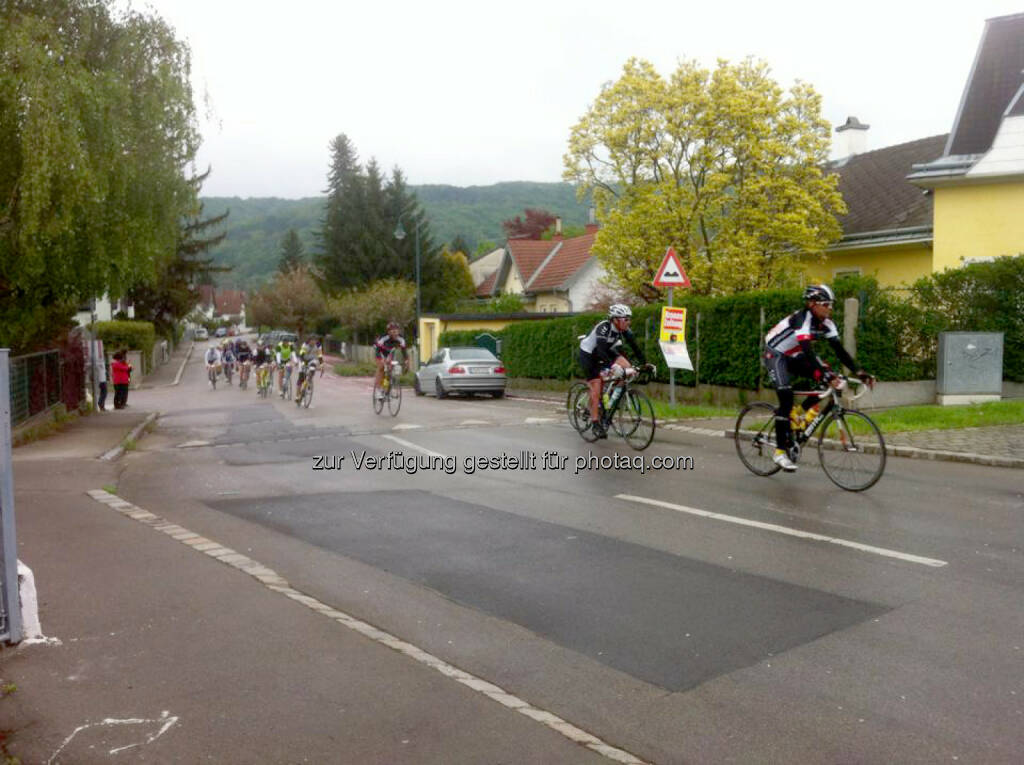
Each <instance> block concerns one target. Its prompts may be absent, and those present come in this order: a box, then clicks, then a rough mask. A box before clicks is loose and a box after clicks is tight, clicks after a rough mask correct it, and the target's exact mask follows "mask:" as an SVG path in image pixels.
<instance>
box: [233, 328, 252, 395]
mask: <svg viewBox="0 0 1024 765" xmlns="http://www.w3.org/2000/svg"><path fill="white" fill-rule="evenodd" d="M236 359H237V361H238V384H239V385H240V386H242V387H243V388H244V387H245V386H246V384H247V382H248V380H249V370H250V369H251V368H252V350H251V349H250V348H249V344H248V343H247V342H245V340H239V341H238V349H237V351H236Z"/></svg>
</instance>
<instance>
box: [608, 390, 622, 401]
mask: <svg viewBox="0 0 1024 765" xmlns="http://www.w3.org/2000/svg"><path fill="white" fill-rule="evenodd" d="M621 395H622V386H621V385H617V386H615V390H613V391H612V395H611V401H610V403H609V406H611V405H612V404H614V403H615V402H616V401H618V400H619V396H621Z"/></svg>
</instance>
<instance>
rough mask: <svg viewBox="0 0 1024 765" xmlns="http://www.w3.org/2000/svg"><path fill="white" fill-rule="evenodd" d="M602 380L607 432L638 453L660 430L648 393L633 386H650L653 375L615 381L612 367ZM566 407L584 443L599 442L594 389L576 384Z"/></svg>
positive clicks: (603, 418) (602, 410)
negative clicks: (594, 418)
mask: <svg viewBox="0 0 1024 765" xmlns="http://www.w3.org/2000/svg"><path fill="white" fill-rule="evenodd" d="M601 377H602V378H604V380H605V381H606V385H605V389H604V393H603V394H602V396H601V401H600V404H599V409H598V411H599V413H600V417H601V424H602V425H604V428H605V431H606V432H611V431H614V432H615V433H617V434H618V435H619V436H621V437H622V438H624V439H625V440H626V443H628V444H629V445H630V446H631V447H633V448H634V449H636V450H637V451H641V450H643V449H646V448H647V447H648V446H649V445H650V443H651V441H653V440H654V431H655V428H656V427H657V426H656V422H655V418H654V405H653V404H652V403H651V400H650V398H648V397H647V394H646V393H644V392H643V391H639V390H635V389H634V387H633V386H635V385H646V384H647V383H649V382H650V381H651V377H652V373H651V372H650V371H648V370H644V371H641V372H639V373H634V374H633V375H626V376H624V377H622V378H619V379H614V378H613V376H612V372H611V369H610V368H609V369H606V370H604V371H603V372H602V373H601ZM565 406H566V410H567V411H568V413H569V424H570V425H572V426H573V428H575V430H576V432H578V433H579V434H580V436H581V437H582V438H583V440H584V441H589V442H594V441H596V440H597V438H598V437H597V434H596V433H594V429H593V427H592V423H591V420H590V387H589V386H588V385H587V384H586V383H584V382H576V383H573V385H572V387H571V388H569V395H568V396H566V399H565Z"/></svg>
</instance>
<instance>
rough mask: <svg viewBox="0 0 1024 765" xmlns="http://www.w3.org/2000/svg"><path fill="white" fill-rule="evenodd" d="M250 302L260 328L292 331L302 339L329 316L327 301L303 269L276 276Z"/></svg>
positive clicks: (299, 268)
mask: <svg viewBox="0 0 1024 765" xmlns="http://www.w3.org/2000/svg"><path fill="white" fill-rule="evenodd" d="M250 300H251V303H252V305H251V306H250V310H251V312H252V318H253V320H254V321H255V322H256V323H257V325H267V326H272V327H285V328H286V329H293V330H295V331H296V332H297V333H298V334H299V335H300V336H302V335H303V334H305V332H306V330H308V329H309V328H310V327H312V326H313V325H314V324H315V323H316V322H317V321H319V320H320V318H322V317H323V316H324V315H325V314H326V313H327V300H326V298H325V297H324V294H323V292H322V291H321V289H320V285H319V284H317V280H316V279H314V278H313V274H312V273H311V272H310V270H309V269H308V268H306V267H304V266H299V267H298V268H293V269H291V270H290V271H285V272H283V273H278V274H276V275H275V276H274V280H273V281H272V282H271V283H270V284H268V285H267V286H266V287H264V288H263V289H262V290H260V291H259V292H257V293H256V294H255V295H253V296H252V297H251V298H250Z"/></svg>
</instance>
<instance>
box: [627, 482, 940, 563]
mask: <svg viewBox="0 0 1024 765" xmlns="http://www.w3.org/2000/svg"><path fill="white" fill-rule="evenodd" d="M615 498H616V499H624V500H627V501H629V502H640V503H642V504H645V505H654V506H655V507H664V508H667V509H668V510H675V511H677V512H680V513H689V514H690V515H698V516H700V517H701V518H711V519H712V520H716V521H725V522H726V523H736V524H739V525H740V526H751V527H753V528H755V529H763V530H764V531H774V532H776V533H778V534H787V535H789V536H791V537H800V538H801V539H813V540H815V541H818V542H829V543H831V544H834V545H842V546H843V547H850V548H853V549H854V550H861V551H863V552H869V553H874V554H875V555H883V556H885V557H887V558H898V559H899V560H905V561H909V562H910V563H920V564H922V565H925V566H933V567H935V568H939V567H941V566H945V565H948V564H947V562H946V561H944V560H937V559H935V558H924V557H922V556H920V555H911V554H910V553H902V552H897V551H896V550H887V549H886V548H884V547H874V546H872V545H865V544H861V543H860V542H851V541H849V540H847V539H839V538H838V537H829V536H825V535H824V534H813V533H811V532H809V531H800V530H799V529H791V528H787V527H786V526H776V525H775V524H774V523H762V522H761V521H751V520H748V519H746V518H737V517H736V516H733V515H723V514H722V513H712V512H709V511H707V510H698V509H697V508H695V507H686V506H685V505H677V504H675V503H673V502H663V501H662V500H660V499H648V498H647V497H635V496H633V495H631V494H616V495H615Z"/></svg>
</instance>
